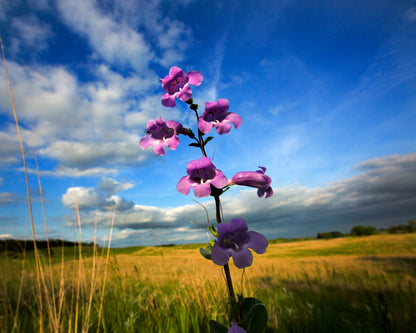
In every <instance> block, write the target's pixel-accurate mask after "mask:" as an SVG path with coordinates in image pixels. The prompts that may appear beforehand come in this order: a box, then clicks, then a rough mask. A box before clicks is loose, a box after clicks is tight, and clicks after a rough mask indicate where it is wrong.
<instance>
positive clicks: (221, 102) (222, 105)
mask: <svg viewBox="0 0 416 333" xmlns="http://www.w3.org/2000/svg"><path fill="white" fill-rule="evenodd" d="M216 104H217V109H218V111H220V112H221V113H223V112H224V113H225V112H227V111H228V109H229V108H230V103H229V102H228V99H226V98H220V99H218V100H217V103H216Z"/></svg>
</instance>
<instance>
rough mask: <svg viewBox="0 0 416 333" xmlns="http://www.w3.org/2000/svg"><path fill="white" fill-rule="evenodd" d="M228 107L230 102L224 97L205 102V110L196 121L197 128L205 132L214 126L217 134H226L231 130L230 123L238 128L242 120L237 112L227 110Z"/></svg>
mask: <svg viewBox="0 0 416 333" xmlns="http://www.w3.org/2000/svg"><path fill="white" fill-rule="evenodd" d="M229 108H230V104H229V103H228V100H226V99H219V100H218V101H217V102H208V103H205V111H204V113H203V114H202V115H201V117H200V118H199V121H198V128H199V130H200V131H201V132H202V133H204V134H207V133H208V132H209V131H210V130H211V128H212V126H214V127H215V128H216V129H217V132H218V134H227V133H228V132H229V131H230V130H231V123H233V124H234V127H235V128H236V129H237V128H239V127H240V125H241V123H242V122H243V120H242V119H241V117H240V116H239V115H238V114H236V113H232V112H227V111H228V109H229Z"/></svg>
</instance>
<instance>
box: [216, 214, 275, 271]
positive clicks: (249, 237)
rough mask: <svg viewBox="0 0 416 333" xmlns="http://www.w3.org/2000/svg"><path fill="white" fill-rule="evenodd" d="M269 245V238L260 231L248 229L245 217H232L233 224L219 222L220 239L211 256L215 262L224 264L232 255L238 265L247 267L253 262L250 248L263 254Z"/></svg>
mask: <svg viewBox="0 0 416 333" xmlns="http://www.w3.org/2000/svg"><path fill="white" fill-rule="evenodd" d="M267 246H268V243H267V239H266V238H265V237H264V236H263V235H262V234H259V233H258V232H255V231H248V228H247V223H246V222H245V221H244V220H243V219H232V220H231V224H228V223H220V224H218V239H217V240H216V242H215V244H214V246H213V247H212V252H211V258H212V261H213V262H214V263H215V264H217V265H220V266H224V265H225V264H227V263H228V260H229V258H230V256H232V257H233V261H234V265H235V266H236V267H238V268H245V267H248V266H251V264H252V263H253V255H252V254H251V252H250V250H249V248H250V249H252V250H253V251H254V252H256V253H258V254H262V253H264V252H266V249H267Z"/></svg>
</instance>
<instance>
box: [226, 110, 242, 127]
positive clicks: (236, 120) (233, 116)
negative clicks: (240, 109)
mask: <svg viewBox="0 0 416 333" xmlns="http://www.w3.org/2000/svg"><path fill="white" fill-rule="evenodd" d="M225 119H226V120H228V121H229V122H231V123H233V124H234V127H235V128H236V129H237V128H239V127H240V126H241V124H242V123H243V119H242V118H241V117H240V116H239V115H238V114H237V113H233V112H230V113H228V115H227V116H226V117H225Z"/></svg>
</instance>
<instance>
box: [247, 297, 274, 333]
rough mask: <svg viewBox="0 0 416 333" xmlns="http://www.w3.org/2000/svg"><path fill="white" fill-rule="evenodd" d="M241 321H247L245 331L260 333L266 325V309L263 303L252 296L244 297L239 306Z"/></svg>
mask: <svg viewBox="0 0 416 333" xmlns="http://www.w3.org/2000/svg"><path fill="white" fill-rule="evenodd" d="M241 315H242V318H243V321H244V322H245V323H247V324H246V325H244V326H246V327H247V328H246V331H247V333H261V332H263V330H264V329H265V328H266V325H267V319H268V315H267V310H266V307H265V305H264V304H263V303H262V302H261V301H260V300H258V299H256V298H253V297H247V298H244V300H243V303H242V306H241Z"/></svg>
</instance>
